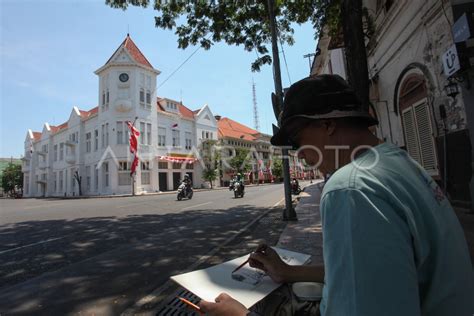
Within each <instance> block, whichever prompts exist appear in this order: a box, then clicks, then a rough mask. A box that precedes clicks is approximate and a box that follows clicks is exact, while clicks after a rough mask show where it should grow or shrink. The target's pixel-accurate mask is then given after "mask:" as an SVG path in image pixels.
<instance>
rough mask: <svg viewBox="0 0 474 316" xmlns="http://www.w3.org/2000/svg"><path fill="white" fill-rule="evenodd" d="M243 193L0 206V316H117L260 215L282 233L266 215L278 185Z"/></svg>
mask: <svg viewBox="0 0 474 316" xmlns="http://www.w3.org/2000/svg"><path fill="white" fill-rule="evenodd" d="M246 191H247V192H246V196H245V198H243V199H234V198H233V197H232V194H231V192H229V191H227V190H215V191H204V192H199V193H196V194H195V196H194V198H193V199H192V200H190V201H189V200H184V201H181V202H177V201H176V200H175V195H174V194H173V195H155V196H143V197H123V198H111V199H82V200H47V199H41V200H36V199H25V200H0V240H1V242H0V302H2V303H1V304H0V314H2V312H3V313H7V314H11V313H18V314H21V313H28V314H36V315H38V314H45V315H56V314H57V315H59V314H68V313H69V314H75V313H80V312H81V313H89V312H90V313H92V312H93V313H95V314H96V315H100V314H102V315H113V314H118V313H120V312H121V311H122V310H123V309H125V308H126V307H127V306H129V305H130V304H132V303H133V302H135V301H136V300H137V299H138V298H140V297H142V296H143V295H146V294H147V293H149V292H150V291H151V290H152V289H154V288H156V287H157V286H159V285H160V284H162V283H163V282H164V281H166V280H167V279H168V278H169V276H170V275H173V274H176V273H179V272H180V271H182V270H185V269H186V268H187V267H189V266H190V265H192V264H193V263H194V262H196V261H198V260H200V259H201V258H202V257H203V256H205V255H206V254H208V253H209V252H211V251H212V250H213V249H216V247H219V246H220V245H222V244H223V243H224V242H225V241H226V240H228V239H229V238H231V237H233V236H235V235H236V234H237V233H239V232H240V231H241V230H242V228H243V227H245V226H246V225H247V224H248V223H249V222H251V221H252V220H253V219H255V218H256V217H258V216H259V215H261V214H263V213H264V212H266V211H269V213H268V214H269V216H273V218H274V220H270V221H268V223H267V224H268V225H267V226H271V225H272V224H274V225H276V226H275V227H277V228H278V227H280V228H281V227H282V225H281V223H278V221H277V219H278V218H279V217H280V214H281V212H282V210H281V208H275V209H271V208H272V206H275V205H276V204H277V203H278V202H279V201H281V199H282V197H283V188H282V186H281V185H268V186H260V187H249V188H247V190H246ZM272 221H273V222H272ZM262 233H263V232H262V229H261V228H259V229H257V231H253V232H252V231H248V232H245V233H244V234H242V236H241V238H240V241H239V242H240V245H241V246H242V244H245V245H247V246H248V245H249V246H250V247H254V244H252V242H255V239H256V238H257V239H258V238H260V237H261V238H264V237H265V234H262ZM267 235H268V234H267ZM267 237H268V236H267ZM244 248H245V249H244ZM247 248H248V247H243V246H242V247H240V248H239V249H240V251H241V252H242V251H247V250H248V249H247ZM227 253H230V252H227ZM235 254H236V253H232V255H235Z"/></svg>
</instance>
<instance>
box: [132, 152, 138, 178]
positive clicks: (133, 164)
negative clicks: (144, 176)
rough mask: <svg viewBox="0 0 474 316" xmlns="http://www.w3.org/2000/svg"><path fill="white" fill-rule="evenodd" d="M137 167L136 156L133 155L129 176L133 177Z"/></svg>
mask: <svg viewBox="0 0 474 316" xmlns="http://www.w3.org/2000/svg"><path fill="white" fill-rule="evenodd" d="M137 166H138V156H137V155H136V154H135V158H133V162H132V166H131V167H130V176H133V174H134V173H135V170H137Z"/></svg>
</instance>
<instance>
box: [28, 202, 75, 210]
mask: <svg viewBox="0 0 474 316" xmlns="http://www.w3.org/2000/svg"><path fill="white" fill-rule="evenodd" d="M65 204H67V203H57V204H51V205H35V206H30V207H25V208H24V210H32V209H34V208H41V207H47V208H49V207H51V206H60V205H65Z"/></svg>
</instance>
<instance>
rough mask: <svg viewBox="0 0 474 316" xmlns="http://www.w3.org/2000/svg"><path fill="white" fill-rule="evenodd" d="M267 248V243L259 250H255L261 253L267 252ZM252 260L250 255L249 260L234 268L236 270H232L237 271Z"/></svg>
mask: <svg viewBox="0 0 474 316" xmlns="http://www.w3.org/2000/svg"><path fill="white" fill-rule="evenodd" d="M266 249H267V246H266V245H263V246H261V247H258V248H257V250H255V252H260V253H265V250H266ZM249 260H250V256H249V258H248V259H247V260H245V261H244V263H242V264H241V265H240V266H238V267H237V268H235V269H234V271H232V273H234V272H236V271H237V270H239V269H240V268H242V267H243V266H244V265H246V264H247V263H248V262H249Z"/></svg>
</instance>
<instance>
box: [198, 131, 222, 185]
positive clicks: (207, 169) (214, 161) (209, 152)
mask: <svg viewBox="0 0 474 316" xmlns="http://www.w3.org/2000/svg"><path fill="white" fill-rule="evenodd" d="M216 144H217V141H216V140H212V139H208V140H204V141H203V142H202V143H201V146H200V155H201V159H202V163H203V164H204V169H203V171H202V178H203V179H204V180H206V181H208V182H209V184H210V185H211V189H212V188H213V187H212V182H213V181H215V180H216V179H217V178H218V177H219V169H218V168H219V160H220V155H219V152H218V151H217V150H216Z"/></svg>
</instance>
